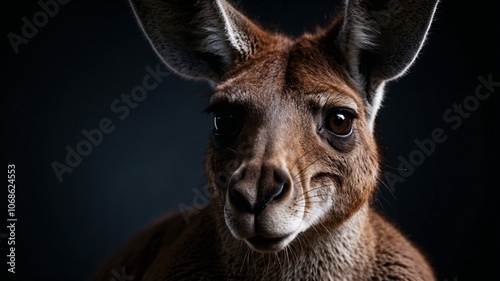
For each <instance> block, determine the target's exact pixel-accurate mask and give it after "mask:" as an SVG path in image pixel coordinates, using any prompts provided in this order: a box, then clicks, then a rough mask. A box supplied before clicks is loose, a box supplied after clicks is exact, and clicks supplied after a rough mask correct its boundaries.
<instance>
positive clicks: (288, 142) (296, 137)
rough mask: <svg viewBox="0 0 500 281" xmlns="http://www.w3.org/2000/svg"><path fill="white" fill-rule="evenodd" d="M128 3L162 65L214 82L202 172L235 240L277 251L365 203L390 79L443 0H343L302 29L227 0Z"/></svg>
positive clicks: (374, 175)
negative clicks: (291, 29) (264, 24)
mask: <svg viewBox="0 0 500 281" xmlns="http://www.w3.org/2000/svg"><path fill="white" fill-rule="evenodd" d="M132 4H133V7H134V10H135V12H136V15H137V17H138V19H139V22H140V24H141V25H142V27H143V29H144V31H145V33H146V34H147V36H148V38H149V40H150V41H151V43H152V45H153V46H154V48H155V50H156V52H157V53H158V54H159V56H160V57H161V58H162V59H163V60H164V62H165V63H166V64H167V65H168V66H169V67H170V68H171V69H172V70H173V71H175V72H177V73H178V74H180V75H182V76H184V77H187V78H193V79H201V80H206V81H209V82H210V83H211V84H212V85H213V86H214V92H213V94H212V96H211V100H210V105H209V107H208V109H207V110H208V111H209V112H211V113H213V115H214V129H213V133H212V137H211V142H210V143H211V145H210V147H209V149H208V154H207V158H206V174H207V178H208V181H209V184H210V191H211V194H212V197H213V201H214V202H213V206H214V207H213V210H214V211H215V215H216V216H217V217H218V218H219V219H220V220H221V222H222V225H225V227H226V230H229V231H230V233H231V234H232V236H234V238H235V239H238V240H242V241H245V242H246V243H247V244H248V245H249V246H250V247H251V248H252V249H254V250H256V251H260V252H276V251H279V250H281V249H283V248H284V247H286V246H287V245H289V244H290V243H292V241H294V239H295V238H296V237H297V236H299V235H302V234H303V233H307V232H308V231H314V232H321V231H323V229H327V228H330V229H331V228H334V227H336V226H338V225H340V224H342V223H343V222H344V221H346V220H347V219H349V218H350V217H351V216H352V215H353V214H355V213H356V212H358V211H360V209H361V208H362V207H363V206H365V205H366V204H368V202H369V199H370V197H371V195H372V193H373V190H374V189H375V187H376V185H377V181H378V177H379V155H378V152H377V146H376V142H375V138H374V133H373V129H374V119H375V115H376V113H377V110H378V109H379V106H380V103H381V100H382V97H383V89H384V84H385V83H386V82H387V81H389V80H392V79H395V78H397V77H399V76H400V75H402V74H403V73H404V72H405V71H406V70H407V68H408V67H409V66H410V65H411V64H412V62H413V61H414V59H415V57H416V55H417V53H418V51H419V50H420V48H421V46H422V44H423V41H424V39H425V36H426V33H427V30H428V28H429V25H430V21H431V18H432V15H433V13H434V9H435V1H428V0H425V1H411V0H400V1H396V0H390V1H363V0H358V1H353V0H351V1H347V3H346V6H345V11H344V13H343V14H342V15H339V16H338V17H336V19H335V20H334V21H333V22H332V24H330V25H329V26H328V27H326V28H323V29H318V30H317V31H316V32H314V33H308V34H304V35H302V36H300V37H298V38H290V37H287V36H284V35H281V34H278V33H273V32H268V31H265V30H264V29H263V28H261V27H259V26H258V25H257V24H255V23H253V22H252V21H250V20H249V19H248V18H246V17H245V16H244V15H243V14H242V13H240V12H239V11H238V10H236V9H235V8H234V7H233V6H231V5H230V4H229V3H227V2H226V1H225V0H210V1H194V0H192V1H187V0H183V1H180V0H179V1H161V0H132ZM384 12H385V18H384V20H383V21H381V20H379V17H377V15H380V14H381V13H384ZM304 235H305V234H304Z"/></svg>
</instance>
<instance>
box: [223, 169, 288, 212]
mask: <svg viewBox="0 0 500 281" xmlns="http://www.w3.org/2000/svg"><path fill="white" fill-rule="evenodd" d="M261 171H262V173H261V175H260V178H252V175H255V173H248V172H247V171H242V172H241V174H238V175H235V176H233V177H232V178H231V181H230V183H229V191H228V194H229V200H230V202H231V203H232V204H233V205H234V206H235V207H238V208H240V209H241V210H243V211H245V212H249V213H252V214H259V213H260V212H262V211H263V210H264V209H265V208H266V207H267V206H268V205H269V204H271V203H272V202H273V201H276V200H279V199H280V198H281V197H283V196H284V195H285V194H286V193H287V192H288V191H289V189H290V181H289V180H288V177H286V173H285V172H284V171H282V170H280V169H272V168H263V169H262V170H261ZM252 188H253V189H257V190H256V192H255V191H253V192H252V191H251V190H248V189H252ZM251 194H254V195H255V196H251Z"/></svg>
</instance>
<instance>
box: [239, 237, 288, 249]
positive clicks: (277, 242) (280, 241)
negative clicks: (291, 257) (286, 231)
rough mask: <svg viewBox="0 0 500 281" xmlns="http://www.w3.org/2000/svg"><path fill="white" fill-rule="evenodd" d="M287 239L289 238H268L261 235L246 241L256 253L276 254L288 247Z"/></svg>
mask: <svg viewBox="0 0 500 281" xmlns="http://www.w3.org/2000/svg"><path fill="white" fill-rule="evenodd" d="M287 238H288V237H287V236H285V237H278V238H267V237H264V236H261V235H256V236H253V237H251V238H247V239H245V241H246V242H247V244H249V246H250V247H252V248H253V249H254V250H256V251H259V252H267V253H274V252H278V251H281V250H282V249H283V248H284V247H285V246H286V243H285V240H287Z"/></svg>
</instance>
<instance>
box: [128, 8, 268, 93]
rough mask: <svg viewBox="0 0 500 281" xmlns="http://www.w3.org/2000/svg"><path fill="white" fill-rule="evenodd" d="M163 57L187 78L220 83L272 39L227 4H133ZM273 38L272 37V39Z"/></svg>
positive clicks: (138, 16)
mask: <svg viewBox="0 0 500 281" xmlns="http://www.w3.org/2000/svg"><path fill="white" fill-rule="evenodd" d="M131 3H132V7H133V9H134V11H135V15H136V16H137V18H138V20H139V23H140V25H141V27H142V29H143V30H144V32H145V33H146V35H147V37H148V39H149V41H150V42H151V44H152V45H153V47H154V49H155V50H156V52H157V53H158V55H159V56H160V57H161V58H162V59H163V61H164V62H165V63H166V64H167V66H168V67H169V68H170V69H172V70H173V71H174V72H177V73H178V74H180V75H181V76H184V77H187V78H192V79H201V80H208V81H209V82H212V83H217V82H219V81H220V79H221V78H222V76H223V75H224V74H225V73H226V71H227V70H228V69H229V68H230V67H231V66H232V65H233V64H234V63H235V62H237V61H241V60H245V59H248V58H249V57H250V56H252V55H253V54H254V53H255V52H257V50H258V49H259V47H260V46H261V45H262V44H263V43H264V42H265V40H263V38H262V37H264V36H266V35H267V34H266V33H265V32H263V31H262V30H260V29H259V28H258V27H257V26H256V25H255V24H253V23H252V22H251V21H250V20H248V19H247V18H246V17H245V16H244V15H242V14H241V13H240V12H238V11H237V10H236V9H235V8H234V7H232V6H231V5H230V4H229V3H227V2H226V1H225V0H210V1H198V0H131ZM267 36H269V35H267Z"/></svg>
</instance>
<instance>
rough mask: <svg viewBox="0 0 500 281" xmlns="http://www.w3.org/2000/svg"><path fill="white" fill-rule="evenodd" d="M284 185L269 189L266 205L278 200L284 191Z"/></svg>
mask: <svg viewBox="0 0 500 281" xmlns="http://www.w3.org/2000/svg"><path fill="white" fill-rule="evenodd" d="M285 185H286V184H285V183H282V184H280V185H278V186H276V187H274V188H273V189H271V192H270V196H269V199H268V203H271V202H273V201H274V200H276V199H279V197H281V196H282V194H283V191H284V190H285Z"/></svg>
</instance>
